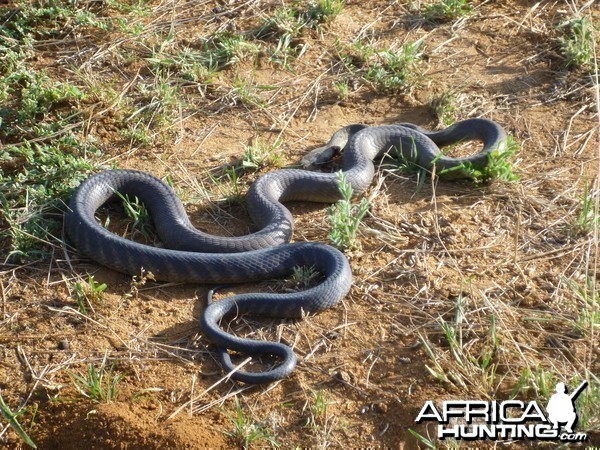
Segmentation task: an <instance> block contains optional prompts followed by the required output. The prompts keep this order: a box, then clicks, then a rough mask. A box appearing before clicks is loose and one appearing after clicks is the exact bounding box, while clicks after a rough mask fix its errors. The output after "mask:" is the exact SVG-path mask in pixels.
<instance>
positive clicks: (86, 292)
mask: <svg viewBox="0 0 600 450" xmlns="http://www.w3.org/2000/svg"><path fill="white" fill-rule="evenodd" d="M107 287H108V286H107V285H106V283H102V284H98V283H96V281H95V280H94V277H93V276H92V275H88V279H87V283H83V282H82V281H77V282H76V283H75V298H76V300H77V306H78V309H79V312H80V313H81V314H83V315H87V306H86V305H88V306H92V305H93V304H94V303H101V302H102V298H103V295H104V291H105V290H106V288H107ZM92 307H93V306H92Z"/></svg>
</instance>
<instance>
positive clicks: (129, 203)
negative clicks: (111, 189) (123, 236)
mask: <svg viewBox="0 0 600 450" xmlns="http://www.w3.org/2000/svg"><path fill="white" fill-rule="evenodd" d="M115 195H116V196H117V197H118V198H119V199H120V200H121V203H122V205H123V210H124V211H125V214H126V215H127V217H128V218H129V219H130V220H131V228H130V229H129V233H130V234H131V235H135V234H136V233H137V234H139V235H140V236H142V237H143V238H144V239H145V240H146V241H147V242H153V241H154V240H155V237H156V236H155V230H154V225H153V224H152V219H151V217H150V212H149V211H148V208H146V206H145V205H144V204H143V203H142V202H141V201H140V200H139V199H138V198H137V197H134V198H133V199H131V198H129V195H123V194H121V193H120V192H115Z"/></svg>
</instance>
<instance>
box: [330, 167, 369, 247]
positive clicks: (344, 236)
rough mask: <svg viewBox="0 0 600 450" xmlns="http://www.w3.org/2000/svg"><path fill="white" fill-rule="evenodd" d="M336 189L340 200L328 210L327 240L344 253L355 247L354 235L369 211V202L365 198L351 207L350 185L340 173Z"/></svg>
mask: <svg viewBox="0 0 600 450" xmlns="http://www.w3.org/2000/svg"><path fill="white" fill-rule="evenodd" d="M338 187H339V189H340V193H341V195H342V198H341V200H338V202H337V203H336V204H334V205H332V206H331V207H330V208H329V222H330V224H331V231H330V232H329V240H330V241H331V243H332V244H333V245H334V246H335V247H337V248H338V249H340V250H341V251H344V252H345V251H348V250H351V249H352V248H354V246H355V245H356V233H357V232H358V228H359V226H360V224H361V221H362V219H363V218H364V216H365V214H367V211H368V210H369V202H368V201H367V199H366V198H362V199H361V201H360V203H359V204H358V206H352V203H351V199H352V193H353V191H352V185H351V184H350V183H348V182H347V181H346V176H345V175H344V173H343V172H342V171H340V172H338Z"/></svg>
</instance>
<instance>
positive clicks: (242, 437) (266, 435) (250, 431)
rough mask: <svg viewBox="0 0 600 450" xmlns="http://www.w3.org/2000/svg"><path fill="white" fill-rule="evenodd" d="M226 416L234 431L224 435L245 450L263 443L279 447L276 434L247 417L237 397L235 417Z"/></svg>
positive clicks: (226, 432)
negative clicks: (255, 444)
mask: <svg viewBox="0 0 600 450" xmlns="http://www.w3.org/2000/svg"><path fill="white" fill-rule="evenodd" d="M225 414H226V416H227V417H228V418H229V420H230V421H231V423H232V424H233V430H231V431H225V432H224V433H225V434H226V435H227V436H229V437H230V438H231V439H233V441H234V442H235V443H236V445H239V446H240V447H242V448H243V449H244V450H246V449H248V448H250V446H251V445H252V444H254V443H258V442H261V441H262V442H267V443H268V444H270V445H271V446H273V447H279V443H278V442H277V441H276V440H275V433H273V431H272V430H269V429H268V428H267V427H265V426H264V425H263V424H257V423H254V422H253V421H252V419H250V418H247V417H246V414H245V413H244V409H243V408H242V406H241V405H240V402H239V400H238V399H237V397H236V399H235V415H230V414H227V413H225Z"/></svg>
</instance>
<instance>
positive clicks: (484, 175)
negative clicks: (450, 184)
mask: <svg viewBox="0 0 600 450" xmlns="http://www.w3.org/2000/svg"><path fill="white" fill-rule="evenodd" d="M518 150H519V145H518V144H517V143H516V141H515V140H514V139H513V137H512V136H508V138H507V141H506V146H505V148H504V149H503V150H502V151H500V150H493V151H492V152H490V153H489V154H488V161H487V165H486V166H485V167H483V168H475V167H473V165H472V164H461V165H458V166H456V167H452V168H450V169H445V170H440V172H439V173H438V175H439V176H440V177H448V178H453V177H455V175H456V173H460V174H461V176H462V177H464V178H470V179H471V180H473V182H474V183H477V184H480V183H487V182H489V181H492V180H497V181H505V182H512V181H517V180H518V179H519V177H518V175H516V174H515V173H514V172H513V170H512V165H511V164H510V162H509V161H508V160H509V158H510V157H511V156H513V155H514V154H515V153H516V152H517V151H518Z"/></svg>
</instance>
